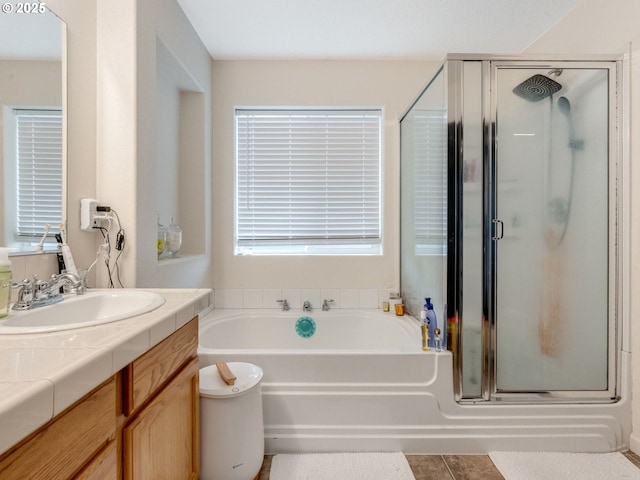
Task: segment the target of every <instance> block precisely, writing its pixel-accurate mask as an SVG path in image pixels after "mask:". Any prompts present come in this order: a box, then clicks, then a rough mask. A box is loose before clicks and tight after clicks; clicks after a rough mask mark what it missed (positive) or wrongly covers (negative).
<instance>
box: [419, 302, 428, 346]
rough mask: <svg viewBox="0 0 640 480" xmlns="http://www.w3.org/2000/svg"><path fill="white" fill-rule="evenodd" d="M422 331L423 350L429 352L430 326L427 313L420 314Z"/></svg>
mask: <svg viewBox="0 0 640 480" xmlns="http://www.w3.org/2000/svg"><path fill="white" fill-rule="evenodd" d="M420 330H421V331H422V350H424V351H425V352H427V351H428V350H429V325H428V324H427V312H425V311H424V310H422V311H421V312H420Z"/></svg>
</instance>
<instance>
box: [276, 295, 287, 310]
mask: <svg viewBox="0 0 640 480" xmlns="http://www.w3.org/2000/svg"><path fill="white" fill-rule="evenodd" d="M278 303H279V304H281V305H282V311H283V312H288V311H289V302H287V299H286V298H283V299H282V300H278Z"/></svg>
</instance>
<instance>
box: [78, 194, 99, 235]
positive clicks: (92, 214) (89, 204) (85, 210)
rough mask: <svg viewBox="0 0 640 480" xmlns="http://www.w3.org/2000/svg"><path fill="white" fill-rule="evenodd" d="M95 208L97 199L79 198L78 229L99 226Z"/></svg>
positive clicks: (89, 228)
mask: <svg viewBox="0 0 640 480" xmlns="http://www.w3.org/2000/svg"><path fill="white" fill-rule="evenodd" d="M97 208H98V201H97V200H95V199H93V198H83V199H82V200H80V229H82V230H93V229H94V228H97V227H99V226H100V223H99V222H100V220H98V219H97V218H96V215H97V213H98V211H97Z"/></svg>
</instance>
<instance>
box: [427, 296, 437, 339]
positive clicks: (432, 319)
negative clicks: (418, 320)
mask: <svg viewBox="0 0 640 480" xmlns="http://www.w3.org/2000/svg"><path fill="white" fill-rule="evenodd" d="M425 301H426V303H425V304H424V311H425V312H427V313H426V317H427V325H428V326H429V347H431V348H435V346H436V344H435V340H434V331H435V329H436V328H438V320H437V319H436V312H435V311H434V310H433V304H432V303H431V297H427V298H425Z"/></svg>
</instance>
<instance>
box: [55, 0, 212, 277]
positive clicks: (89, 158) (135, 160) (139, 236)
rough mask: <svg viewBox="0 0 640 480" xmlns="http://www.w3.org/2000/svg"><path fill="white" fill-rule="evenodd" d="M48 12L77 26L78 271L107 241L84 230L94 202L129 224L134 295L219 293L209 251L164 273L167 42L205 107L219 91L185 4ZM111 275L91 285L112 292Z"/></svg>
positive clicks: (72, 94)
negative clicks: (161, 163) (162, 50)
mask: <svg viewBox="0 0 640 480" xmlns="http://www.w3.org/2000/svg"><path fill="white" fill-rule="evenodd" d="M48 5H49V6H51V8H52V10H53V11H54V12H56V14H58V15H59V16H60V17H61V18H62V19H63V20H64V21H65V22H66V23H67V62H68V78H67V85H68V91H69V94H68V98H69V100H68V132H69V141H68V195H67V196H68V223H69V244H70V245H71V248H72V250H73V252H74V256H75V258H76V264H77V265H78V266H82V267H85V266H88V265H89V264H91V262H93V260H94V258H95V255H96V250H97V246H98V245H99V244H100V243H102V238H101V236H100V235H99V234H98V233H97V232H90V233H87V232H83V231H81V230H80V229H79V219H80V213H79V210H80V199H81V198H85V197H92V198H96V199H98V201H99V202H100V203H101V204H104V205H109V206H111V207H113V208H114V209H116V210H117V212H118V215H119V216H120V219H121V220H122V226H123V228H124V229H125V235H126V246H125V250H124V254H123V255H122V257H121V259H120V262H119V265H120V278H121V280H122V283H123V284H124V286H126V287H135V286H138V287H140V286H150V287H151V286H155V287H191V286H210V285H211V261H210V251H209V250H208V249H207V248H205V247H203V248H200V249H199V250H198V254H197V255H191V256H189V257H187V256H185V258H182V259H180V260H175V261H174V260H172V261H171V262H164V263H161V262H159V261H158V259H157V254H156V247H155V245H156V218H157V213H158V210H159V209H158V205H157V203H158V202H157V199H158V195H159V194H158V191H159V190H161V188H162V186H159V185H158V176H157V175H156V171H157V169H156V165H157V163H156V153H157V150H156V145H157V142H156V131H157V130H156V121H155V116H156V115H157V114H161V113H162V112H157V109H156V102H155V100H156V96H155V95H156V75H157V70H156V43H157V39H160V40H161V41H162V43H163V44H164V45H165V46H166V48H167V49H169V50H170V52H171V54H172V55H173V56H174V57H175V58H176V59H178V61H179V62H180V65H181V69H182V70H184V71H187V72H188V73H189V75H191V76H192V78H193V81H194V83H196V84H197V85H198V86H199V87H200V88H201V93H202V96H203V97H204V99H203V100H202V104H203V105H207V106H208V105H209V104H210V101H209V95H210V88H211V87H210V86H211V78H210V76H211V70H210V62H211V59H210V57H209V55H208V52H207V51H206V49H205V48H204V46H203V45H202V43H201V42H200V40H199V38H198V36H197V34H196V33H195V31H194V30H193V28H192V27H191V24H190V23H189V22H188V21H187V19H186V17H185V16H184V14H183V12H182V10H181V9H180V7H179V6H178V4H177V2H176V1H175V0H162V1H151V0H137V1H131V0H114V1H109V2H101V1H98V0H93V1H85V2H81V4H80V5H79V4H78V2H76V1H74V0H52V1H51V2H48ZM196 110H197V108H196ZM201 110H202V112H201V120H202V121H201V122H200V124H201V125H202V128H203V131H209V129H210V113H209V109H208V108H202V109H201ZM176 135H177V133H176ZM198 141H199V142H200V143H201V146H200V148H199V149H197V151H198V152H199V153H200V156H199V157H200V158H198V159H196V160H195V163H196V164H195V165H194V169H195V170H196V171H198V173H199V177H200V179H201V181H202V184H203V186H202V187H201V188H199V189H198V192H199V195H198V198H197V199H196V200H197V203H195V205H193V207H192V208H194V209H196V210H198V211H203V210H204V211H205V212H207V213H208V212H209V208H210V207H209V205H210V193H209V190H208V189H207V187H208V186H209V185H210V182H209V181H208V176H209V175H210V147H209V145H210V140H209V137H208V135H204V134H203V135H201V136H200V138H198ZM185 161H194V160H193V159H192V158H189V159H185ZM205 185H206V186H207V187H205ZM190 195H192V192H186V193H185V195H184V196H183V198H182V200H183V201H184V202H187V203H189V202H192V203H194V198H193V197H190ZM183 208H186V207H183ZM202 218H204V219H205V221H200V222H198V226H197V227H196V228H197V229H198V231H197V233H196V235H197V236H198V238H199V242H198V245H208V244H210V243H211V242H210V224H209V221H208V219H209V218H210V215H208V214H207V215H202ZM187 223H188V222H187ZM187 235H188V232H186V231H185V236H187ZM187 243H188V242H187ZM114 253H115V252H114ZM101 265H102V262H99V263H98V266H97V267H96V268H97V270H98V272H97V278H96V279H95V280H93V279H91V280H90V285H93V284H95V285H97V286H106V281H107V276H106V272H105V269H104V268H103V267H101Z"/></svg>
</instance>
